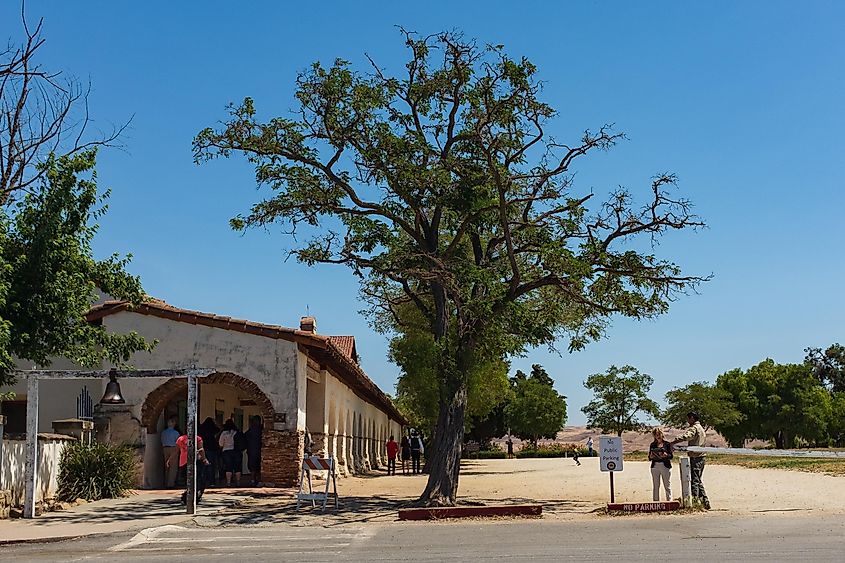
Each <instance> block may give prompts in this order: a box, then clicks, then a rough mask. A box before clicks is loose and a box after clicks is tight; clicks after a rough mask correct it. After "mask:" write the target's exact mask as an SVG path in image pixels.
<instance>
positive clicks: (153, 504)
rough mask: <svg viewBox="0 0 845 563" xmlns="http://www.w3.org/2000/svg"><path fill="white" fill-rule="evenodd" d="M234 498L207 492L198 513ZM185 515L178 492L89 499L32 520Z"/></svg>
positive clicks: (60, 521) (141, 518) (74, 521)
mask: <svg viewBox="0 0 845 563" xmlns="http://www.w3.org/2000/svg"><path fill="white" fill-rule="evenodd" d="M236 501H237V499H236V498H233V497H232V496H231V495H230V496H228V497H227V496H224V495H206V496H205V497H204V498H203V499H202V502H201V503H200V504H199V511H200V513H203V512H205V513H209V512H216V511H219V510H221V509H223V508H226V507H227V506H230V505H231V504H232V503H234V502H236ZM184 514H185V505H183V504H182V503H181V502H180V500H179V495H173V496H172V497H169V496H168V497H156V498H149V496H145V495H137V496H133V497H129V498H128V499H125V500H121V502H119V503H117V504H116V503H114V502H109V501H104V502H92V503H89V504H85V505H82V506H79V507H77V508H74V509H71V510H67V511H58V512H48V513H45V514H43V515H42V516H40V517H38V518H35V519H34V520H31V521H30V522H31V523H32V525H33V526H55V525H57V524H80V523H87V524H110V523H114V522H129V521H132V522H140V523H144V522H147V521H150V522H151V521H155V520H158V519H160V518H165V517H168V516H181V515H184Z"/></svg>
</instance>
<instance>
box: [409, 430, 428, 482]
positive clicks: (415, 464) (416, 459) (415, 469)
mask: <svg viewBox="0 0 845 563" xmlns="http://www.w3.org/2000/svg"><path fill="white" fill-rule="evenodd" d="M424 453H425V446H423V441H422V437H421V436H420V435H419V434H417V431H416V430H414V431H413V432H411V473H413V474H414V475H416V474H417V473H422V468H421V467H420V458H421V456H422V454H424Z"/></svg>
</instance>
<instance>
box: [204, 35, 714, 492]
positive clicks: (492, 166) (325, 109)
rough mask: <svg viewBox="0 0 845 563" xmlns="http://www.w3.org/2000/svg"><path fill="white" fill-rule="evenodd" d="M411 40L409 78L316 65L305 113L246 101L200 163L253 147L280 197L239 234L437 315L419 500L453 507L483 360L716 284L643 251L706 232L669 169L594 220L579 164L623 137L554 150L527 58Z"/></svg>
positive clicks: (379, 301)
mask: <svg viewBox="0 0 845 563" xmlns="http://www.w3.org/2000/svg"><path fill="white" fill-rule="evenodd" d="M404 40H405V46H406V47H407V49H408V53H409V56H408V60H407V64H406V65H405V66H404V69H402V70H400V71H398V72H395V73H394V72H391V71H390V70H389V69H385V68H382V67H380V66H378V64H377V63H375V62H374V61H370V63H371V65H370V69H369V71H368V72H358V71H356V70H354V69H353V68H352V66H351V65H350V63H348V62H346V61H343V60H336V61H335V62H334V63H333V64H332V65H330V66H328V67H326V66H324V65H322V64H320V63H314V64H313V65H312V66H311V67H310V68H309V69H308V70H306V71H305V72H303V73H302V74H300V76H299V77H298V78H297V90H296V99H297V103H298V107H297V108H296V109H295V110H294V113H293V116H283V117H273V118H269V119H263V118H259V117H258V114H257V110H256V107H255V104H254V103H253V100H252V99H250V98H246V99H245V100H244V101H243V103H241V104H240V105H238V106H230V108H229V113H230V115H229V118H228V120H227V121H226V122H225V123H224V124H223V125H222V126H221V127H219V128H218V129H217V130H215V129H212V128H208V129H205V130H203V131H201V132H200V133H199V134H198V135H197V137H196V139H195V140H194V153H195V159H196V161H197V162H202V161H206V160H208V159H211V158H214V157H228V156H230V155H232V154H233V153H239V154H242V155H244V156H245V157H246V158H247V160H248V161H249V162H251V163H252V164H254V165H255V170H256V179H257V181H258V183H259V184H261V185H265V184H266V185H269V187H270V189H271V190H272V191H271V193H270V194H269V195H268V197H267V198H266V199H264V200H263V201H261V202H259V203H257V204H255V205H254V206H253V207H252V209H251V211H250V212H249V213H248V214H246V215H245V216H239V217H236V218H235V219H234V220H233V221H232V225H233V227H234V228H236V229H244V228H248V227H260V226H266V225H269V224H271V223H280V224H281V225H283V226H284V228H286V229H288V230H289V231H290V232H297V233H299V234H300V235H305V238H304V239H303V238H301V237H300V238H298V239H297V240H306V241H307V242H305V243H304V244H302V245H301V246H298V247H296V248H294V249H293V250H292V254H293V255H294V256H296V257H297V258H298V259H299V260H301V261H303V262H305V263H307V264H315V263H334V264H346V265H347V266H349V267H350V268H351V269H352V271H353V272H354V273H355V274H356V275H358V276H360V278H361V283H362V292H363V295H364V296H365V298H366V299H367V300H368V302H369V303H370V304H371V306H372V307H373V308H374V309H375V310H377V311H379V312H382V313H384V312H386V313H387V314H391V315H393V316H394V318H395V319H397V321H399V322H400V323H401V321H402V318H401V316H400V315H398V314H397V309H398V308H400V307H402V306H405V305H408V304H411V305H412V306H414V307H416V308H417V309H418V310H419V312H420V313H421V314H422V316H423V317H424V318H425V319H426V321H427V323H428V331H429V332H430V334H431V335H432V338H433V341H434V343H435V346H436V348H437V354H436V357H437V358H438V362H437V366H436V381H437V386H438V407H439V408H438V410H439V412H438V420H437V424H436V427H435V434H434V441H433V444H432V447H431V449H430V450H429V453H430V455H429V457H430V460H431V463H430V468H429V469H430V472H429V478H428V483H427V485H426V488H425V490H424V491H423V494H422V495H421V497H420V501H421V503H423V504H454V502H455V496H456V494H457V486H458V474H459V469H460V451H461V443H462V442H463V435H464V427H465V422H466V420H465V418H466V407H467V399H468V382H469V376H470V374H471V373H473V371H474V370H475V367H476V366H477V365H478V364H484V363H486V362H489V361H491V360H493V361H506V359H507V358H508V357H509V356H511V355H513V354H517V353H521V352H522V351H524V350H525V349H526V348H527V347H531V346H539V345H544V344H548V345H552V344H553V343H554V342H556V340H557V339H558V338H560V337H562V336H567V337H568V338H569V345H570V348H571V349H578V348H581V347H583V346H584V345H586V344H587V343H588V342H590V341H592V340H595V339H597V338H600V337H601V336H602V335H603V333H604V329H605V327H606V326H607V323H608V318H609V317H610V316H612V315H614V314H621V315H625V316H629V317H634V318H647V317H653V316H656V315H659V314H661V313H663V312H665V311H666V310H667V308H668V304H669V302H670V301H671V299H672V298H673V297H674V296H675V295H677V294H678V293H679V292H683V291H686V290H688V289H689V288H691V287H694V286H695V285H696V284H697V283H698V282H700V281H702V278H700V277H694V276H685V275H682V273H681V271H680V269H679V267H678V266H676V265H675V264H674V263H672V262H671V261H668V260H665V259H662V258H659V257H658V256H656V255H655V254H654V253H653V252H651V251H645V252H639V251H636V250H634V249H633V248H634V247H633V246H632V245H631V244H629V243H631V242H632V240H635V239H636V238H637V236H640V237H646V238H649V237H652V238H655V237H660V236H661V235H662V234H664V233H666V232H667V231H670V230H680V229H687V228H695V227H698V226H700V225H702V222H701V220H700V219H698V218H697V217H695V216H694V215H693V214H692V213H691V211H690V204H689V202H688V201H687V200H685V199H683V198H681V197H678V196H676V195H675V194H674V193H673V192H674V190H675V177H674V176H672V175H671V174H661V175H658V176H657V177H655V178H654V179H653V180H652V182H651V187H650V190H649V192H648V198H647V201H645V202H644V203H637V202H636V201H635V199H634V198H633V196H632V195H631V194H630V193H629V192H628V191H627V190H626V189H623V188H620V189H618V190H616V191H613V192H612V193H610V194H609V196H608V197H607V199H606V201H605V203H603V204H599V205H596V206H595V208H593V209H592V210H591V209H589V208H588V207H587V203H588V202H589V201H590V200H591V199H592V197H593V195H594V194H593V192H591V191H578V190H575V189H574V186H573V180H574V173H573V163H574V162H575V161H576V160H577V159H579V158H580V157H582V156H583V155H586V154H588V153H592V152H594V151H602V150H606V149H609V148H610V147H612V146H613V145H614V144H615V143H616V142H617V141H619V140H620V139H622V134H621V133H615V132H613V131H612V129H611V128H610V127H607V126H605V127H601V128H600V129H599V130H598V131H595V132H592V131H587V132H585V133H584V134H583V135H581V137H580V139H579V140H577V141H576V142H569V143H567V142H563V141H560V140H553V139H550V138H549V137H548V136H547V133H546V131H547V127H548V123H549V121H550V120H551V118H553V117H554V116H555V111H554V109H553V108H552V107H551V106H550V105H548V104H546V103H545V102H543V101H541V100H540V92H541V84H540V82H539V80H538V78H537V76H536V72H537V69H536V67H535V66H534V65H533V64H532V63H531V62H529V61H528V60H527V59H525V58H520V59H514V58H511V57H510V56H508V55H507V54H506V53H505V52H504V49H503V48H502V47H501V46H486V47H480V46H479V45H478V44H476V43H475V42H474V41H468V40H466V39H464V38H463V37H462V36H461V35H460V34H459V33H441V34H437V35H431V36H427V37H420V36H417V35H415V34H412V33H407V32H404ZM306 233H307V234H306Z"/></svg>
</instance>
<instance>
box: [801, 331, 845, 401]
mask: <svg viewBox="0 0 845 563" xmlns="http://www.w3.org/2000/svg"><path fill="white" fill-rule="evenodd" d="M804 351H805V352H806V353H807V356H806V358H805V359H804V363H806V364H808V365H810V366H812V368H813V374H814V375H815V376H816V379H818V380H819V382H821V383H822V385H824V386H826V387H827V388H828V389H830V391H831V392H834V393H836V392H845V346H842V345H841V344H838V343H837V344H831V345H830V346H828V347H827V348H826V349H825V350H822V349H821V348H807V349H806V350H804Z"/></svg>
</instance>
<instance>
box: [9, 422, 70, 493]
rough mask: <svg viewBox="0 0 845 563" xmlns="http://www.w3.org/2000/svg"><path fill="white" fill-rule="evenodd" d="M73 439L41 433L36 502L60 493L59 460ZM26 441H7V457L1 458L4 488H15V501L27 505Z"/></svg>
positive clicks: (13, 490) (13, 489)
mask: <svg viewBox="0 0 845 563" xmlns="http://www.w3.org/2000/svg"><path fill="white" fill-rule="evenodd" d="M70 441H73V438H70V437H68V436H61V437H60V436H57V435H53V436H44V435H39V436H38V485H37V488H36V492H35V501H36V502H38V501H39V500H43V499H45V498H51V497H54V496H56V491H57V490H58V488H59V459H60V458H61V455H62V450H63V449H64V447H65V445H66V444H68V443H69V442H70ZM25 463H26V442H25V441H24V440H4V441H3V459H0V475H2V479H0V488H2V489H8V490H11V491H12V504H13V505H16V506H21V505H23V496H24V466H25Z"/></svg>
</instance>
